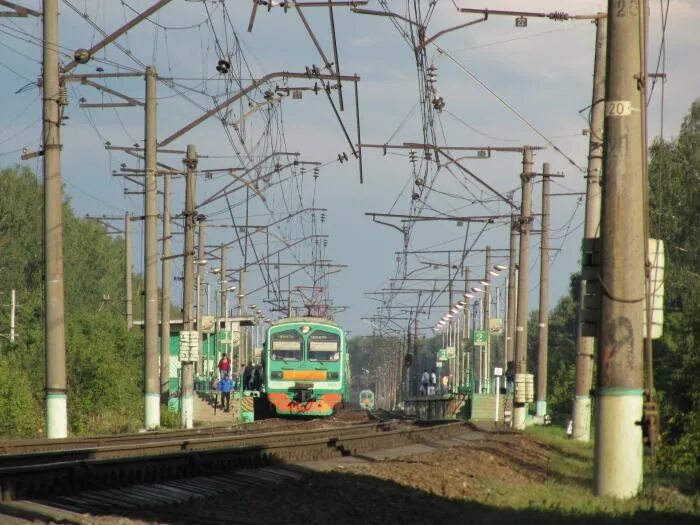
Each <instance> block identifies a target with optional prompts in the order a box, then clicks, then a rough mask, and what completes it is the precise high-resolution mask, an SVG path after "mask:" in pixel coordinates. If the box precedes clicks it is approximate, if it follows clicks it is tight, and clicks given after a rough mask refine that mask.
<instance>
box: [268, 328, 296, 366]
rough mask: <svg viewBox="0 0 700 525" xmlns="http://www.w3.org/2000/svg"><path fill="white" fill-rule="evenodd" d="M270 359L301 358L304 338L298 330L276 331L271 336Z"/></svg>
mask: <svg viewBox="0 0 700 525" xmlns="http://www.w3.org/2000/svg"><path fill="white" fill-rule="evenodd" d="M270 341H271V345H270V359H272V360H273V361H278V360H283V359H294V360H300V359H301V349H302V343H303V339H302V337H301V334H300V333H299V332H297V331H296V330H285V331H284V332H276V333H274V334H272V335H271V336H270Z"/></svg>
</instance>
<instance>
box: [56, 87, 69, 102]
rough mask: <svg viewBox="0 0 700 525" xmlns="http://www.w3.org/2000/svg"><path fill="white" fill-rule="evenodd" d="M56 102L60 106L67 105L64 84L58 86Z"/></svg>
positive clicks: (66, 91) (66, 92)
mask: <svg viewBox="0 0 700 525" xmlns="http://www.w3.org/2000/svg"><path fill="white" fill-rule="evenodd" d="M58 104H59V105H60V106H67V105H68V90H67V89H66V86H59V87H58Z"/></svg>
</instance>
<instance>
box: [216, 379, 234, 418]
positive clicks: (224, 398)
mask: <svg viewBox="0 0 700 525" xmlns="http://www.w3.org/2000/svg"><path fill="white" fill-rule="evenodd" d="M232 388H233V381H231V378H230V377H229V375H228V372H226V373H224V378H223V379H222V380H221V381H219V391H220V392H221V408H223V409H224V410H225V411H226V412H228V411H229V408H230V404H231V389H232Z"/></svg>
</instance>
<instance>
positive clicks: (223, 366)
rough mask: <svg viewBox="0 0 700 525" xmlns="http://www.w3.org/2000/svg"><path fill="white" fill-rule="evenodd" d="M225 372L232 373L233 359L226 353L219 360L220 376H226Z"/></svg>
mask: <svg viewBox="0 0 700 525" xmlns="http://www.w3.org/2000/svg"><path fill="white" fill-rule="evenodd" d="M224 374H228V375H231V360H230V359H229V358H228V355H226V353H224V355H222V356H221V359H220V360H219V377H224Z"/></svg>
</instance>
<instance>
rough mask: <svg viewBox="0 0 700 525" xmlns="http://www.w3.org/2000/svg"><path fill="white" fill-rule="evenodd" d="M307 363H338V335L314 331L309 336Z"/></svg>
mask: <svg viewBox="0 0 700 525" xmlns="http://www.w3.org/2000/svg"><path fill="white" fill-rule="evenodd" d="M309 361H340V335H338V334H334V333H332V332H326V331H325V330H314V332H313V333H312V334H311V335H310V336H309Z"/></svg>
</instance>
